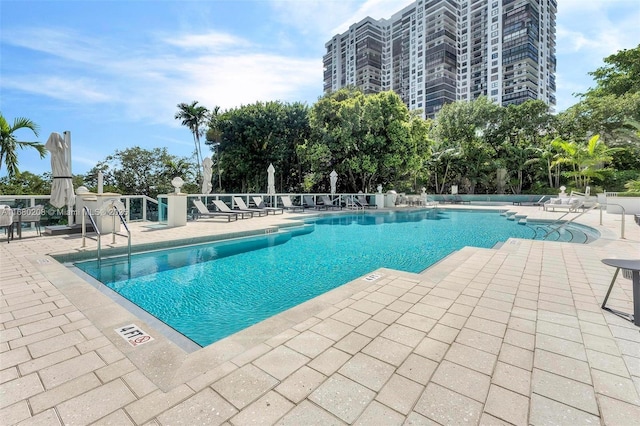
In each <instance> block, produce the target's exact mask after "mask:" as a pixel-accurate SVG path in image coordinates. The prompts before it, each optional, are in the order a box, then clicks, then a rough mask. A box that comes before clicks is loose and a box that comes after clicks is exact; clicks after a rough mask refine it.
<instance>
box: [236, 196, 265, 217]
mask: <svg viewBox="0 0 640 426" xmlns="http://www.w3.org/2000/svg"><path fill="white" fill-rule="evenodd" d="M233 202H234V203H235V205H236V206H238V209H236V210H240V211H245V212H251V213H254V214H257V215H258V217H260V216H266V215H268V214H269V213H268V212H267V211H266V210H264V209H250V208H249V207H247V205H246V204H245V202H244V200H243V199H242V198H240V197H233Z"/></svg>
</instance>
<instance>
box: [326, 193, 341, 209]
mask: <svg viewBox="0 0 640 426" xmlns="http://www.w3.org/2000/svg"><path fill="white" fill-rule="evenodd" d="M321 199H322V205H323V206H324V208H325V209H340V210H341V209H342V206H341V205H337V204H333V201H331V198H329V196H328V195H323V196H322V198H321Z"/></svg>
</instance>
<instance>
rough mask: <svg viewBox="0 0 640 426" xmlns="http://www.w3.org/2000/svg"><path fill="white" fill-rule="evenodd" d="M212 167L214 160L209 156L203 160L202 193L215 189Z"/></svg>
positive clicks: (208, 192)
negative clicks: (212, 181)
mask: <svg viewBox="0 0 640 426" xmlns="http://www.w3.org/2000/svg"><path fill="white" fill-rule="evenodd" d="M212 167H213V161H211V158H209V157H207V158H205V159H204V160H202V170H203V173H202V194H210V193H211V190H212V189H213V185H212V184H211V176H212V175H213V173H212V172H211V168H212Z"/></svg>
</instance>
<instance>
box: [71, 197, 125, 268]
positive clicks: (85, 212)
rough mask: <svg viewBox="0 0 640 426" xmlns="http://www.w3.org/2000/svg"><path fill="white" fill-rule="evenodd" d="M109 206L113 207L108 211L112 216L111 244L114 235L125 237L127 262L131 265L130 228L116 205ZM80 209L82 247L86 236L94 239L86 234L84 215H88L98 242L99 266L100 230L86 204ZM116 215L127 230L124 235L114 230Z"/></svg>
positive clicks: (99, 259) (98, 258) (99, 255)
mask: <svg viewBox="0 0 640 426" xmlns="http://www.w3.org/2000/svg"><path fill="white" fill-rule="evenodd" d="M111 207H112V209H113V210H112V211H111V212H110V215H111V217H112V226H111V236H112V238H111V244H115V242H116V235H119V236H121V237H126V238H127V262H128V263H129V265H131V230H129V227H128V226H127V222H126V220H125V218H124V216H123V215H122V212H120V210H118V208H117V206H115V204H112V205H111ZM82 210H83V212H82V247H86V245H87V244H86V238H91V239H94V238H93V237H91V236H89V235H87V226H86V221H85V217H88V218H89V221H90V222H91V226H93V229H94V232H95V233H96V238H95V240H96V242H97V244H98V247H97V260H98V266H100V263H101V262H102V232H100V228H99V227H98V225H97V224H96V221H95V219H94V218H93V215H92V214H91V211H90V210H89V208H88V207H87V206H84V207H83V209H82ZM116 216H118V218H119V219H120V223H122V225H123V226H124V229H125V230H126V231H127V233H126V235H125V234H121V233H119V232H116Z"/></svg>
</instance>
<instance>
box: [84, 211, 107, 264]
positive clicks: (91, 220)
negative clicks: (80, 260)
mask: <svg viewBox="0 0 640 426" xmlns="http://www.w3.org/2000/svg"><path fill="white" fill-rule="evenodd" d="M82 210H83V212H82V247H86V245H87V244H86V242H85V239H86V238H87V225H86V222H85V220H84V218H85V216H89V221H90V222H91V226H93V230H94V231H95V233H96V235H97V238H96V241H97V242H98V265H100V260H101V258H102V256H101V253H100V248H101V246H102V244H101V240H100V236H101V234H100V230H99V229H98V226H97V225H96V221H95V220H93V216H91V212H90V211H89V208H88V207H87V206H84V207H83V208H82ZM89 238H91V239H93V238H92V237H89Z"/></svg>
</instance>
